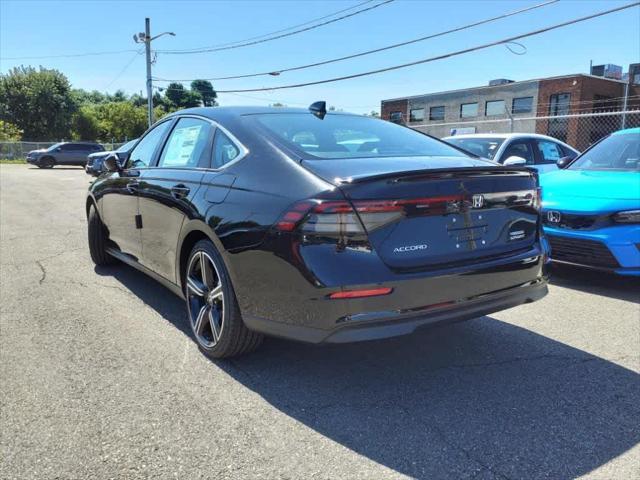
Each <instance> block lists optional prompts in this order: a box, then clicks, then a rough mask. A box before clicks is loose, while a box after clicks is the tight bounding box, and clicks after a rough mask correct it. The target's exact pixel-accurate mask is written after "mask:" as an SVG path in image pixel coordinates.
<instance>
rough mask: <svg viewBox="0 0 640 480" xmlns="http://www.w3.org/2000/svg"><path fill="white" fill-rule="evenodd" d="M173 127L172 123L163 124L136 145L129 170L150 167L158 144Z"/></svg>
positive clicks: (132, 152) (129, 163) (129, 162)
mask: <svg viewBox="0 0 640 480" xmlns="http://www.w3.org/2000/svg"><path fill="white" fill-rule="evenodd" d="M169 125H171V122H170V121H168V122H162V123H160V124H159V125H156V126H155V127H154V128H153V129H152V130H150V131H149V132H148V133H147V134H146V135H145V136H144V138H143V139H142V140H140V143H138V145H136V148H134V149H133V150H132V151H131V155H129V160H128V161H127V168H140V167H148V166H149V164H150V163H151V162H152V161H153V154H154V153H155V151H156V149H157V148H158V144H159V143H160V141H161V140H162V139H163V138H164V134H165V133H166V132H167V129H168V128H169Z"/></svg>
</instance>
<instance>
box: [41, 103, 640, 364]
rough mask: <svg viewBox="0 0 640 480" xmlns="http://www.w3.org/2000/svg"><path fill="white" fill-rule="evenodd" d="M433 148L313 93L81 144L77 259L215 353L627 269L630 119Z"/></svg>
mask: <svg viewBox="0 0 640 480" xmlns="http://www.w3.org/2000/svg"><path fill="white" fill-rule="evenodd" d="M445 140H446V141H443V140H438V139H435V138H432V137H429V136H427V135H423V134H421V133H419V132H417V131H414V130H411V129H408V128H405V127H402V126H398V125H395V124H393V123H389V122H384V121H382V120H378V119H374V118H370V117H362V116H357V115H349V114H344V113H337V112H327V111H326V108H325V105H324V103H323V102H320V103H316V104H314V105H312V106H311V107H310V108H309V109H306V110H305V109H284V108H277V109H272V108H249V107H245V108H215V109H211V108H197V109H190V110H184V111H180V112H175V113H173V114H170V115H168V116H167V117H165V118H163V119H162V120H161V121H159V122H158V123H156V124H155V125H154V126H153V127H152V128H151V129H149V130H148V131H147V132H146V133H145V134H144V136H143V137H142V138H141V139H137V140H133V141H131V142H129V143H128V144H125V145H123V146H122V147H121V148H120V149H118V150H116V151H113V152H104V151H100V152H94V153H91V154H89V161H88V163H87V165H86V171H87V173H90V174H93V175H96V176H98V178H97V179H96V181H95V182H93V183H92V185H91V187H90V189H89V193H88V197H87V203H86V212H87V218H88V239H89V251H90V254H91V258H92V259H93V261H94V262H95V263H96V264H97V265H106V264H110V263H113V262H115V261H118V260H119V261H122V262H124V263H127V264H130V265H132V266H134V267H135V268H138V269H140V270H141V271H143V272H144V273H146V274H148V275H149V276H151V277H152V278H154V279H156V280H158V281H160V282H161V283H163V284H164V285H165V286H167V287H168V288H169V289H170V290H171V291H173V292H174V293H176V294H177V295H179V296H181V297H182V298H183V299H184V300H185V304H186V310H187V312H188V317H189V319H190V324H191V328H192V331H193V334H194V337H195V339H196V341H197V343H198V345H199V347H200V348H201V349H202V350H203V352H204V353H205V354H207V355H209V356H211V357H216V358H221V357H229V356H234V355H238V354H241V353H245V352H248V351H251V350H252V349H254V348H256V347H257V346H258V345H259V344H260V342H261V339H262V337H263V335H276V336H280V337H286V338H292V339H297V340H303V341H308V342H313V343H331V342H338V343H340V342H350V341H361V340H369V339H377V338H383V337H390V336H396V335H402V334H407V333H411V332H413V331H414V330H416V329H417V328H419V327H422V326H424V325H428V324H433V323H439V322H453V321H460V320H466V319H469V318H474V317H478V316H482V315H486V314H490V313H492V312H496V311H499V310H503V309H506V308H510V307H513V306H516V305H519V304H522V303H529V302H533V301H536V300H538V299H540V298H542V297H543V296H544V295H545V294H546V292H547V286H546V283H547V268H548V264H549V262H550V261H554V262H558V263H567V264H572V265H577V266H582V267H589V268H596V269H600V270H606V271H610V272H615V273H618V274H624V275H638V276H640V129H638V128H636V129H631V130H624V131H620V132H616V133H614V134H612V135H610V136H609V137H606V138H605V139H603V140H601V141H600V142H598V143H597V144H595V145H593V146H592V147H591V148H589V149H588V150H587V151H586V152H584V153H583V154H579V153H578V152H577V151H576V150H575V149H573V148H571V147H570V146H568V145H566V144H564V143H562V142H559V141H557V140H556V139H553V138H550V137H545V136H542V135H535V134H528V135H524V134H510V135H461V136H456V137H453V138H447V139H445ZM447 142H450V143H447ZM65 145H66V144H60V145H58V146H54V147H51V149H48V150H47V151H43V152H38V154H37V155H34V156H32V157H31V158H32V160H31V163H34V164H37V165H38V166H43V167H44V166H49V165H51V164H52V163H51V162H50V161H45V160H44V159H46V158H47V157H48V156H51V157H53V162H54V163H53V164H57V163H62V155H61V153H62V152H64V151H65V150H66V149H65V148H64V147H65ZM85 145H88V144H85ZM58 159H60V160H58Z"/></svg>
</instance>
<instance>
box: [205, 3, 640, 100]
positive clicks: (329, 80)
mask: <svg viewBox="0 0 640 480" xmlns="http://www.w3.org/2000/svg"><path fill="white" fill-rule="evenodd" d="M638 5H640V2H634V3H631V4H628V5H623V6H621V7H617V8H612V9H609V10H605V11H602V12H598V13H594V14H592V15H587V16H585V17H580V18H576V19H574V20H569V21H567V22H563V23H558V24H556V25H552V26H550V27H545V28H541V29H538V30H534V31H532V32H528V33H524V34H521V35H515V36H513V37H509V38H505V39H502V40H497V41H495V42H490V43H485V44H483V45H478V46H476V47H470V48H466V49H464V50H458V51H455V52H451V53H445V54H443V55H438V56H435V57H430V58H425V59H422V60H416V61H414V62H409V63H403V64H400V65H394V66H391V67H385V68H379V69H377V70H369V71H367V72H361V73H354V74H352V75H345V76H342V77H334V78H327V79H324V80H316V81H313V82H304V83H296V84H291V85H278V86H275V87H268V88H243V89H238V90H219V91H218V93H245V92H266V91H272V90H284V89H288V88H300V87H308V86H311V85H320V84H324V83H332V82H339V81H342V80H351V79H353V78H360V77H366V76H369V75H375V74H378V73H384V72H390V71H393V70H400V69H402V68H407V67H412V66H414V65H421V64H423V63H430V62H435V61H436V60H443V59H445V58H451V57H455V56H458V55H463V54H465V53H470V52H475V51H478V50H484V49H487V48H490V47H495V46H496V45H502V44H505V43H508V42H513V41H514V40H520V39H521V38H527V37H532V36H534V35H539V34H541V33H545V32H549V31H551V30H556V29H558V28H562V27H566V26H569V25H573V24H576V23H580V22H584V21H586V20H591V19H593V18H597V17H601V16H603V15H609V14H611V13H614V12H619V11H621V10H626V9H628V8H632V7H636V6H638Z"/></svg>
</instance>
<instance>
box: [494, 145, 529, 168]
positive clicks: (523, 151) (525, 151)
mask: <svg viewBox="0 0 640 480" xmlns="http://www.w3.org/2000/svg"><path fill="white" fill-rule="evenodd" d="M509 157H520V158H524V159H525V160H526V161H527V165H533V164H534V156H533V149H532V148H531V143H529V142H528V141H522V140H520V141H518V140H516V141H515V142H512V143H511V144H509V146H507V148H506V149H505V151H504V153H503V154H502V159H501V160H500V161H501V162H504V161H505V160H506V159H507V158H509Z"/></svg>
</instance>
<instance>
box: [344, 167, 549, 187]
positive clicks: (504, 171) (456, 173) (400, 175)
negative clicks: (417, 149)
mask: <svg viewBox="0 0 640 480" xmlns="http://www.w3.org/2000/svg"><path fill="white" fill-rule="evenodd" d="M485 175H527V176H531V175H533V176H534V177H535V178H536V181H537V180H538V171H537V170H536V169H535V168H530V167H509V168H505V167H503V166H499V165H497V166H495V167H493V166H490V167H461V168H434V169H421V170H408V171H405V172H388V173H380V174H376V175H363V176H361V177H355V178H336V179H335V181H336V183H338V184H339V185H344V184H358V183H365V182H371V181H376V180H384V179H393V180H394V181H396V182H401V181H405V180H406V181H412V180H420V179H426V178H458V177H467V178H468V177H474V176H485Z"/></svg>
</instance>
